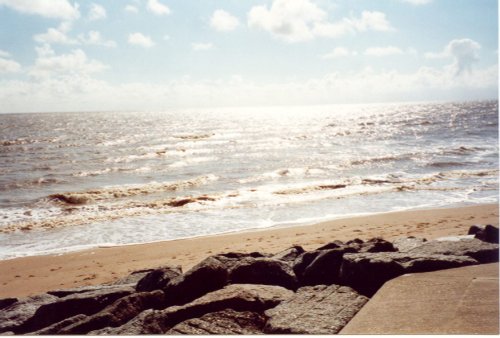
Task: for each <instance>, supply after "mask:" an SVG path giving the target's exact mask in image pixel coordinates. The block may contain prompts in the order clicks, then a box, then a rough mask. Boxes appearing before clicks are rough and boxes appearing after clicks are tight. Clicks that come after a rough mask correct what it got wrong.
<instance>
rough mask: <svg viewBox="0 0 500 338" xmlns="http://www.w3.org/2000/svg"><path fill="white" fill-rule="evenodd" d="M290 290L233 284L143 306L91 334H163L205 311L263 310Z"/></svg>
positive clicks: (277, 301)
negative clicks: (175, 302) (177, 301)
mask: <svg viewBox="0 0 500 338" xmlns="http://www.w3.org/2000/svg"><path fill="white" fill-rule="evenodd" d="M292 295H293V292H292V291H290V290H287V289H285V288H282V287H280V286H274V285H255V284H232V285H228V286H226V287H225V288H224V289H221V290H217V291H214V292H210V293H208V294H206V295H204V296H203V297H200V298H198V299H196V300H194V301H193V302H191V303H188V304H185V305H182V306H172V307H169V308H166V309H164V310H146V311H144V312H142V313H141V314H139V316H137V317H136V318H134V319H132V320H131V321H129V322H127V323H126V324H124V325H122V326H120V327H117V328H106V329H103V330H99V331H92V332H90V334H112V335H123V334H126V335H139V334H162V333H165V332H167V331H168V330H170V329H171V328H173V327H174V326H176V325H177V324H179V323H181V322H184V321H186V320H189V319H193V318H200V317H202V316H204V315H205V314H207V313H212V312H219V311H224V310H226V309H233V310H235V311H239V312H243V311H250V312H258V313H260V312H263V311H265V310H267V309H269V308H272V307H275V306H277V305H278V304H279V303H281V302H282V301H284V300H286V299H288V298H290V297H291V296H292Z"/></svg>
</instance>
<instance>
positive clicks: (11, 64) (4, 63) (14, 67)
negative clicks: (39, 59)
mask: <svg viewBox="0 0 500 338" xmlns="http://www.w3.org/2000/svg"><path fill="white" fill-rule="evenodd" d="M9 57H10V54H9V53H7V52H4V51H2V50H0V74H2V73H18V72H19V71H21V65H20V64H19V63H17V62H16V61H14V60H9V59H8V58H9Z"/></svg>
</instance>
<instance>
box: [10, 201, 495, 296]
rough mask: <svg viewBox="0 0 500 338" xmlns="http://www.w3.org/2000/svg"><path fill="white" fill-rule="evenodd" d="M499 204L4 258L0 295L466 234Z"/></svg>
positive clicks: (491, 220) (492, 218)
mask: <svg viewBox="0 0 500 338" xmlns="http://www.w3.org/2000/svg"><path fill="white" fill-rule="evenodd" d="M498 223H499V218H498V204H483V205H473V206H463V207H456V208H439V209H425V210H411V211H402V212H389V213H379V214H373V215H368V216H360V217H351V218H345V219H337V220H333V221H327V222H321V223H317V224H313V225H305V226H295V227H274V228H270V229H265V230H254V231H241V232H235V233H230V234H224V235H214V236H203V237H196V238H190V239H180V240H172V241H161V242H155V243H146V244H137V245H123V246H110V247H99V248H94V249H88V250H83V251H78V252H71V253H65V254H57V255H45V256H31V257H21V258H15V259H8V260H2V261H0V298H6V297H24V296H29V295H36V294H40V293H43V292H46V291H49V290H57V289H68V288H74V287H79V286H85V285H98V284H103V283H111V282H113V281H114V280H117V279H119V278H121V277H125V276H126V275H128V274H129V273H131V272H133V271H137V270H141V269H148V268H155V267H159V266H165V265H174V266H175V265H180V266H182V269H183V271H188V270H189V269H190V268H191V267H192V266H194V265H195V264H197V263H198V262H200V261H201V260H203V259H204V258H206V257H208V256H210V255H214V254H217V253H223V252H253V251H260V252H266V253H275V252H279V251H281V250H283V249H286V248H288V247H290V246H292V245H301V246H302V247H303V248H304V249H306V250H312V249H315V248H317V247H319V246H321V245H323V244H326V243H328V242H331V241H333V240H341V241H347V240H351V239H354V238H360V239H363V240H366V239H370V238H373V237H382V238H384V239H387V240H393V239H396V238H400V237H407V236H415V237H424V238H427V239H435V238H439V237H445V236H457V235H466V234H467V231H468V229H469V227H470V226H471V225H473V224H492V225H494V226H497V227H498Z"/></svg>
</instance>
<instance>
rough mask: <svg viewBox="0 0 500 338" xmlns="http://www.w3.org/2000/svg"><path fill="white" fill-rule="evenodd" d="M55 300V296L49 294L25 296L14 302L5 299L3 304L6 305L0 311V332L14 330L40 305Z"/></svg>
mask: <svg viewBox="0 0 500 338" xmlns="http://www.w3.org/2000/svg"><path fill="white" fill-rule="evenodd" d="M55 301H57V297H56V296H53V295H49V294H42V295H38V296H33V297H27V298H23V299H19V300H16V301H14V302H13V301H12V300H10V301H6V302H5V304H8V305H6V306H5V307H3V308H2V310H1V311H0V333H2V332H8V331H12V332H14V330H16V329H17V328H18V327H20V326H21V325H22V324H23V323H24V322H26V321H27V320H28V319H30V318H31V317H32V316H33V315H34V314H35V312H36V310H38V308H39V307H40V306H42V305H45V304H48V303H52V302H55ZM9 303H10V304H9Z"/></svg>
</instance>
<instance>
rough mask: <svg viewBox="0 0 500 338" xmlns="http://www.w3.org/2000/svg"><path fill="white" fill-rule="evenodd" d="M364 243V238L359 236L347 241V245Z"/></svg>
mask: <svg viewBox="0 0 500 338" xmlns="http://www.w3.org/2000/svg"><path fill="white" fill-rule="evenodd" d="M363 243H364V241H363V240H362V239H359V238H355V239H351V240H349V241H347V242H345V244H346V245H352V244H363Z"/></svg>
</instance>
